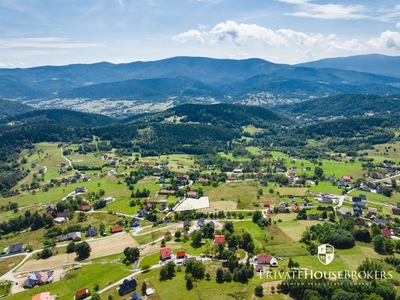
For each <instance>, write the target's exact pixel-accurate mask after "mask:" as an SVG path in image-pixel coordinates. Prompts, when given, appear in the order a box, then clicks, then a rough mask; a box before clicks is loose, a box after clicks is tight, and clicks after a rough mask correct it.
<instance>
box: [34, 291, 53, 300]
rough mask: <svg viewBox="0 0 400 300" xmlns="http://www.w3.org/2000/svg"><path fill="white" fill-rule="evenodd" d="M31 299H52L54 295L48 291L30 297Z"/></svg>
mask: <svg viewBox="0 0 400 300" xmlns="http://www.w3.org/2000/svg"><path fill="white" fill-rule="evenodd" d="M32 300H54V296H52V295H50V292H43V293H40V294H37V295H35V296H33V297H32Z"/></svg>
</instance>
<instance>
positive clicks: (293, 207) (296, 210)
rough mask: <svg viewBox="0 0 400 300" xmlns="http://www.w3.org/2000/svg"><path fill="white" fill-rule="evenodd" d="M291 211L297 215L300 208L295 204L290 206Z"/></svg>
mask: <svg viewBox="0 0 400 300" xmlns="http://www.w3.org/2000/svg"><path fill="white" fill-rule="evenodd" d="M292 211H293V212H295V213H298V212H299V211H300V207H299V206H297V205H296V204H295V205H293V206H292Z"/></svg>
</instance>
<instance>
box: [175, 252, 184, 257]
mask: <svg viewBox="0 0 400 300" xmlns="http://www.w3.org/2000/svg"><path fill="white" fill-rule="evenodd" d="M185 257H186V253H185V251H178V252H177V253H176V258H185Z"/></svg>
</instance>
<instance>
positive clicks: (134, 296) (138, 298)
mask: <svg viewBox="0 0 400 300" xmlns="http://www.w3.org/2000/svg"><path fill="white" fill-rule="evenodd" d="M142 299H143V298H142V295H140V294H139V293H138V292H134V293H133V294H132V296H131V297H130V298H128V299H127V300H142Z"/></svg>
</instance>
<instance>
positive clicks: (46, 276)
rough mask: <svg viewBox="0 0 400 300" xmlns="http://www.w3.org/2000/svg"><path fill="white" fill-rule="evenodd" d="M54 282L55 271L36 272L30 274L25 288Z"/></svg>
mask: <svg viewBox="0 0 400 300" xmlns="http://www.w3.org/2000/svg"><path fill="white" fill-rule="evenodd" d="M50 282H53V271H48V272H46V273H42V274H41V273H39V272H35V273H33V274H31V275H29V276H28V278H27V280H26V281H25V282H24V287H25V288H33V287H35V286H36V285H43V284H47V283H50Z"/></svg>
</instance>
